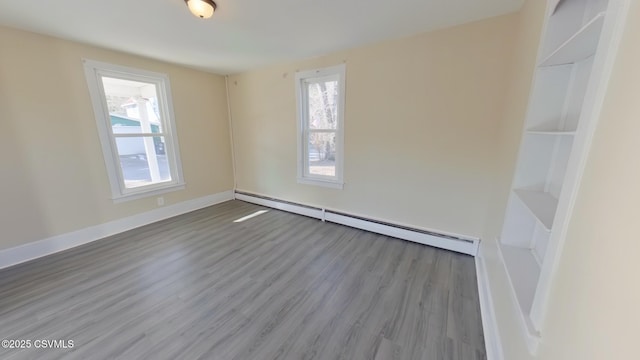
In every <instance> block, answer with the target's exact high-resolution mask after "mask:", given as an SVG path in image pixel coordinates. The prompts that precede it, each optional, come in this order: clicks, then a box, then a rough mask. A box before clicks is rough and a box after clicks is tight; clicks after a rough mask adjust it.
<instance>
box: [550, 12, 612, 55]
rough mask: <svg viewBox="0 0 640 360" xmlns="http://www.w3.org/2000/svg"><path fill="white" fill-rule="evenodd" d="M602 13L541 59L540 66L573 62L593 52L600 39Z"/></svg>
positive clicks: (602, 20)
mask: <svg viewBox="0 0 640 360" xmlns="http://www.w3.org/2000/svg"><path fill="white" fill-rule="evenodd" d="M604 15H605V13H604V12H601V13H599V14H597V15H596V16H595V17H594V18H593V19H591V20H590V21H589V22H588V23H586V24H585V25H584V26H583V27H582V28H581V29H580V30H578V32H576V33H575V34H574V35H573V36H571V37H570V38H569V39H567V40H566V41H565V42H564V43H562V44H561V45H560V46H559V47H558V48H557V49H556V50H555V51H553V52H552V53H551V54H549V55H548V56H547V57H546V58H545V59H544V60H542V62H541V63H540V66H553V65H563V64H573V63H576V62H578V61H581V60H584V59H586V58H588V57H590V56H592V55H593V54H595V52H596V48H597V47H598V41H599V40H600V32H601V30H602V24H604Z"/></svg>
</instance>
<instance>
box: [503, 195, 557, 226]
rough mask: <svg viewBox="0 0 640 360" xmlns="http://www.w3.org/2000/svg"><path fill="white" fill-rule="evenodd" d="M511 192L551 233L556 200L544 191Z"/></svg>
mask: <svg viewBox="0 0 640 360" xmlns="http://www.w3.org/2000/svg"><path fill="white" fill-rule="evenodd" d="M513 192H514V193H515V194H516V195H517V196H518V198H519V199H520V201H522V203H523V204H524V205H525V206H526V207H527V209H529V211H530V212H531V215H533V217H535V218H536V220H537V221H538V222H540V224H541V225H542V226H543V227H544V229H545V230H547V231H551V228H552V227H553V219H554V218H555V216H556V209H557V207H558V199H556V198H555V197H553V195H551V194H549V193H547V192H544V191H536V190H526V189H514V190H513Z"/></svg>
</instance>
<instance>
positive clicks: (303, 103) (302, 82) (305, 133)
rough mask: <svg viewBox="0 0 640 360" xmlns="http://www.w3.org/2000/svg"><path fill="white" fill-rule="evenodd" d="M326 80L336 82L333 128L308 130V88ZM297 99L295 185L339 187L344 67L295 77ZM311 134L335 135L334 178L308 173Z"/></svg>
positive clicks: (303, 73)
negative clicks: (296, 183) (309, 184)
mask: <svg viewBox="0 0 640 360" xmlns="http://www.w3.org/2000/svg"><path fill="white" fill-rule="evenodd" d="M326 81H337V83H338V89H337V90H338V99H337V101H338V102H337V104H336V105H337V106H336V110H337V117H336V126H335V128H316V127H314V128H311V126H310V124H309V121H310V118H309V85H311V84H315V83H321V82H326ZM296 88H297V97H298V134H299V135H298V142H299V143H298V182H301V183H311V184H316V185H322V184H326V185H327V186H329V187H334V188H342V181H343V167H344V144H343V142H344V132H343V126H344V103H345V93H344V91H345V65H338V66H334V67H331V68H325V69H319V70H312V71H306V72H301V73H297V74H296ZM314 133H333V134H335V176H327V175H319V174H311V173H310V168H311V166H310V163H309V139H310V135H311V134H314Z"/></svg>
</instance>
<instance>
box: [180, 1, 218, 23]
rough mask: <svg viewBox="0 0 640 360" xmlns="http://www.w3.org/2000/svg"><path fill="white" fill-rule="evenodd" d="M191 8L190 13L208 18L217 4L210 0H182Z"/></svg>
mask: <svg viewBox="0 0 640 360" xmlns="http://www.w3.org/2000/svg"><path fill="white" fill-rule="evenodd" d="M184 2H186V3H187V6H188V7H189V10H191V13H192V14H193V15H195V16H197V17H199V18H201V19H208V18H210V17H211V16H213V13H214V11H216V8H217V7H218V5H216V3H215V2H213V1H212V0H184Z"/></svg>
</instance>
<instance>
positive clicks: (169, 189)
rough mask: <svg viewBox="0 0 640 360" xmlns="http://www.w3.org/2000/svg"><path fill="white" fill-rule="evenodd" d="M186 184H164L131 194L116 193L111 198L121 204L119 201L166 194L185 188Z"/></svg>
mask: <svg viewBox="0 0 640 360" xmlns="http://www.w3.org/2000/svg"><path fill="white" fill-rule="evenodd" d="M185 185H186V184H185V183H177V184H171V185H167V186H163V187H160V188H154V189H149V190H142V191H139V192H135V193H130V194H124V195H114V196H113V197H112V198H111V199H112V200H113V202H114V203H115V204H119V203H123V202H127V201H131V200H138V199H143V198H146V197H150V196H154V195H160V194H166V193H169V192H173V191H178V190H184V188H185Z"/></svg>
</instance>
